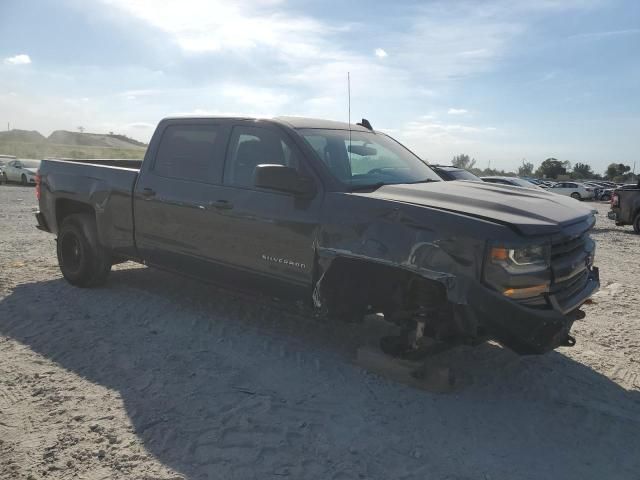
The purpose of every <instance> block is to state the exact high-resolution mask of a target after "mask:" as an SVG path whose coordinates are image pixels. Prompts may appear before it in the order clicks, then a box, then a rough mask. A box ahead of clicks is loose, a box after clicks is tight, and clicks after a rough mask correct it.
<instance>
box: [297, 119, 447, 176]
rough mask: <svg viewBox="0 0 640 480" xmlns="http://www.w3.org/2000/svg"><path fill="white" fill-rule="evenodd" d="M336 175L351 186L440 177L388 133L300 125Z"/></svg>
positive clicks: (308, 141)
mask: <svg viewBox="0 0 640 480" xmlns="http://www.w3.org/2000/svg"><path fill="white" fill-rule="evenodd" d="M299 133H300V134H301V135H302V137H303V138H304V139H305V140H306V141H307V143H308V144H309V145H311V148H313V149H314V150H315V152H316V153H317V154H318V156H319V157H320V159H321V160H322V161H323V162H324V163H325V165H326V166H327V167H329V170H330V171H331V173H332V174H333V176H334V177H335V178H337V179H338V180H340V181H341V182H342V183H343V184H345V185H348V186H349V187H350V188H362V187H367V186H372V187H375V186H382V185H390V184H395V183H420V182H429V181H434V182H438V181H440V178H439V177H438V175H436V173H435V172H434V171H433V170H431V168H429V167H428V166H427V165H426V164H425V163H424V162H423V161H422V160H420V159H419V158H418V157H416V156H415V155H414V154H413V153H411V152H410V151H409V150H407V149H406V148H404V147H403V146H402V145H400V144H399V143H398V142H396V141H395V140H393V139H392V138H391V137H389V136H387V135H384V134H381V133H373V132H372V133H368V132H355V131H352V132H351V139H349V131H348V130H324V129H301V130H299Z"/></svg>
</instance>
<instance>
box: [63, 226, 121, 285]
mask: <svg viewBox="0 0 640 480" xmlns="http://www.w3.org/2000/svg"><path fill="white" fill-rule="evenodd" d="M57 253H58V263H59V264H60V271H61V272H62V275H63V276H64V278H65V279H66V280H67V281H68V282H69V283H70V284H72V285H75V286H76V287H94V286H98V285H101V284H103V283H104V282H105V281H106V279H107V275H109V271H110V270H111V257H110V255H109V253H108V251H107V250H106V249H105V248H104V247H102V246H101V245H100V243H99V242H98V231H97V228H96V221H95V219H94V218H93V217H92V216H91V215H87V214H75V215H69V216H68V217H67V218H65V219H64V221H63V222H62V226H61V227H60V231H59V234H58V247H57Z"/></svg>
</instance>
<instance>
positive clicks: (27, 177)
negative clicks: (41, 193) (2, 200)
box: [3, 159, 40, 185]
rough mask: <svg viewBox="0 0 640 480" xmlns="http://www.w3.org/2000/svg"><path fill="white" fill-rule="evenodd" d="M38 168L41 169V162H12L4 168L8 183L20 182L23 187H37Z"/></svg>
mask: <svg viewBox="0 0 640 480" xmlns="http://www.w3.org/2000/svg"><path fill="white" fill-rule="evenodd" d="M38 168H40V160H28V159H17V160H11V161H10V162H8V163H7V164H6V165H5V167H4V168H3V170H4V177H5V180H6V181H8V182H20V183H21V184H22V185H35V183H36V174H37V173H38Z"/></svg>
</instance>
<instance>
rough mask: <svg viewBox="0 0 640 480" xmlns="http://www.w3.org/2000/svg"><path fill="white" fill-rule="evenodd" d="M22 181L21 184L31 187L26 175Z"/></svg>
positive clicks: (23, 175)
mask: <svg viewBox="0 0 640 480" xmlns="http://www.w3.org/2000/svg"><path fill="white" fill-rule="evenodd" d="M20 179H21V182H20V183H22V185H24V186H25V187H26V186H27V185H29V182H27V176H26V175H25V174H24V173H23V174H22V177H20Z"/></svg>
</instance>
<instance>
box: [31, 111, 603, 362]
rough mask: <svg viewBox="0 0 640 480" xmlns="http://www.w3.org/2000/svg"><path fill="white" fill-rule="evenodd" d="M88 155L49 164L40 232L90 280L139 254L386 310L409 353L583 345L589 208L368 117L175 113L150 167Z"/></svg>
mask: <svg viewBox="0 0 640 480" xmlns="http://www.w3.org/2000/svg"><path fill="white" fill-rule="evenodd" d="M88 162H89V161H87V162H85V163H79V162H70V161H59V160H44V161H43V162H42V165H41V167H40V171H39V176H38V187H37V195H38V197H39V203H40V211H39V212H38V213H37V215H36V216H37V221H38V228H40V229H42V230H45V231H48V232H52V233H54V234H56V235H57V254H58V259H59V262H60V269H61V270H62V274H63V275H64V277H65V278H66V279H67V280H68V281H69V282H70V283H72V284H73V285H76V286H79V287H91V286H96V285H100V284H102V283H103V282H104V281H105V280H106V278H107V275H108V273H109V270H110V268H111V266H112V265H113V264H115V263H119V262H123V261H125V260H133V261H136V262H140V263H144V264H146V265H150V266H154V267H159V268H162V269H166V270H171V271H174V272H178V273H182V274H187V275H190V276H194V277H198V278H200V279H205V280H208V281H212V282H214V283H217V284H221V285H223V286H225V287H232V288H240V289H244V290H251V291H254V292H255V291H257V292H260V293H262V294H265V295H270V296H276V297H278V298H290V299H294V300H296V301H297V302H298V303H299V301H300V300H302V301H303V302H304V303H305V305H307V306H308V308H309V310H310V311H314V312H315V313H316V314H321V315H326V316H327V317H332V318H341V319H344V320H348V321H354V320H358V319H361V318H363V317H364V315H366V314H367V313H373V312H377V313H383V314H384V317H385V318H386V319H388V320H389V321H391V322H395V323H396V324H398V325H401V326H402V327H403V330H402V331H403V334H402V335H400V336H398V337H397V338H395V340H394V342H387V343H386V346H387V350H392V351H393V353H395V354H398V355H405V354H409V353H411V352H414V351H415V350H416V349H419V348H421V345H423V346H424V343H421V342H420V341H418V340H422V339H424V340H428V341H429V342H432V343H431V345H433V342H435V343H436V344H437V345H459V344H478V343H480V342H482V341H485V340H487V339H495V340H498V341H499V342H501V343H502V344H503V345H505V346H507V347H509V348H511V349H513V350H514V351H516V352H519V353H523V354H525V353H544V352H547V351H549V350H552V349H554V348H556V347H558V346H571V345H573V344H574V343H575V340H574V339H573V337H572V336H571V335H570V328H571V326H572V323H573V321H574V320H576V319H579V318H582V317H584V313H583V312H582V311H581V310H579V308H580V306H581V305H582V304H583V303H584V302H585V301H586V300H587V299H588V298H589V297H590V296H591V295H592V294H593V293H594V291H595V290H596V289H597V288H598V287H599V279H598V269H597V268H596V267H594V266H593V261H594V252H595V244H594V242H593V240H592V239H591V238H590V236H589V230H590V229H591V227H592V226H593V225H594V222H595V218H594V215H593V213H592V211H591V210H590V209H589V208H585V207H583V206H582V205H581V204H579V203H578V202H576V201H574V200H573V199H571V198H565V197H562V196H560V195H553V194H550V193H547V192H544V191H539V190H535V189H522V188H518V187H510V186H503V185H493V184H488V183H483V182H464V181H463V182H443V181H441V180H440V179H439V178H438V176H437V175H436V173H434V171H433V170H432V169H431V168H430V167H429V166H428V165H427V164H426V163H425V162H423V161H422V160H420V158H418V157H417V156H416V155H414V154H413V153H412V152H411V151H409V150H408V149H407V148H406V147H404V146H403V145H401V144H400V143H398V142H397V141H396V140H394V139H393V138H391V137H389V136H388V135H385V134H384V133H381V132H377V131H374V130H373V129H372V128H371V126H370V124H369V122H367V121H365V120H363V122H362V123H360V124H357V125H348V124H345V123H339V122H332V121H326V120H314V119H305V118H294V117H280V118H275V119H270V120H262V119H260V120H259V119H251V118H168V119H165V120H162V121H161V122H160V124H159V125H158V127H157V129H156V131H155V134H154V135H153V138H152V140H151V143H150V145H149V148H148V150H147V152H146V155H145V158H144V161H142V163H141V164H139V163H135V162H134V163H132V162H127V161H114V162H102V164H99V165H98V164H91V163H88ZM105 163H106V164H105ZM108 163H113V165H108ZM132 167H133V168H132ZM390 345H392V347H390Z"/></svg>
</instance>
